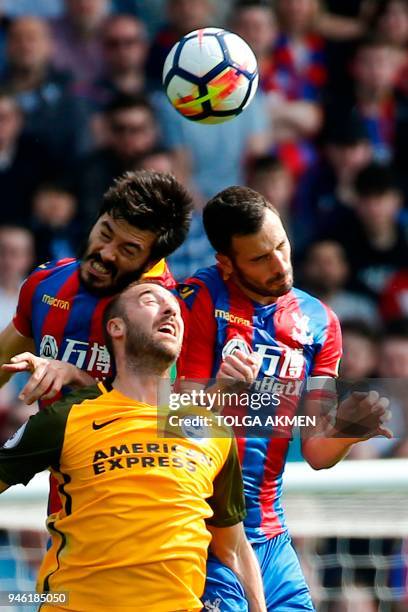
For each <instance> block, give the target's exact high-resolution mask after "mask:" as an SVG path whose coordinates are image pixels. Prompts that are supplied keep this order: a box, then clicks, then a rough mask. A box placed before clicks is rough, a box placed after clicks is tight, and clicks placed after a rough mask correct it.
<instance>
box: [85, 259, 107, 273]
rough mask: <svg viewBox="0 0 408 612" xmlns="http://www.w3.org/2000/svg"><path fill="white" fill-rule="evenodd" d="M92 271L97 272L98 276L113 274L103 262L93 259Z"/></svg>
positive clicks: (91, 263) (91, 262)
mask: <svg viewBox="0 0 408 612" xmlns="http://www.w3.org/2000/svg"><path fill="white" fill-rule="evenodd" d="M90 266H91V269H92V272H96V274H97V276H111V274H112V271H111V270H109V269H108V268H106V267H105V266H104V265H103V263H101V262H100V261H96V260H95V259H92V260H91V261H90Z"/></svg>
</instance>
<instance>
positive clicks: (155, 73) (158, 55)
mask: <svg viewBox="0 0 408 612" xmlns="http://www.w3.org/2000/svg"><path fill="white" fill-rule="evenodd" d="M166 9H167V23H166V24H165V25H164V26H163V27H162V28H161V29H160V30H159V32H158V33H157V35H156V37H155V39H154V40H153V44H152V46H151V49H150V55H149V60H148V65H147V74H148V75H149V79H151V81H152V84H153V86H154V87H155V88H160V87H161V81H162V72H163V65H164V61H165V59H166V57H167V54H168V53H169V51H170V49H171V48H172V47H173V45H175V44H176V42H177V41H178V40H179V39H180V38H181V37H182V36H184V35H185V34H188V33H189V32H192V31H193V30H198V29H199V28H205V27H206V26H209V25H211V26H215V25H216V24H215V23H211V22H212V17H213V14H214V4H213V0H167V4H166Z"/></svg>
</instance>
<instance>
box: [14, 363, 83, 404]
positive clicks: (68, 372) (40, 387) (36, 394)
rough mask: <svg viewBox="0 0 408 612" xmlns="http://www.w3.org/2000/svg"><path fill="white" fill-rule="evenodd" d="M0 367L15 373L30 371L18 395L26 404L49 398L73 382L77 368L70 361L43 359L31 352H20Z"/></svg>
mask: <svg viewBox="0 0 408 612" xmlns="http://www.w3.org/2000/svg"><path fill="white" fill-rule="evenodd" d="M2 369H3V370H5V371H6V372H10V373H12V374H15V373H16V372H31V373H32V374H31V376H30V379H29V381H28V382H27V384H26V385H25V387H24V388H23V390H22V391H21V393H20V395H19V399H20V400H22V401H23V402H25V403H26V404H33V403H34V402H36V401H37V400H39V399H41V400H51V399H53V398H54V397H55V396H56V395H57V394H58V393H59V392H60V391H61V389H62V387H63V386H64V385H69V384H71V383H73V382H74V381H75V380H76V378H77V368H76V367H75V366H73V365H72V364H70V363H66V362H64V361H58V360H56V359H44V357H38V356H37V355H33V353H21V354H20V355H16V356H15V357H12V358H11V359H10V363H5V364H4V365H3V366H2Z"/></svg>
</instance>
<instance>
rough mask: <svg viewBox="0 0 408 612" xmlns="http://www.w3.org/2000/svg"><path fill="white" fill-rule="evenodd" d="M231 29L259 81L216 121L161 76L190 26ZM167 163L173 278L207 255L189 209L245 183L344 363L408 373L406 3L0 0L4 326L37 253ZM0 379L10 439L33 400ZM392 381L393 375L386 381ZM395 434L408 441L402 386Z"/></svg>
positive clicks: (61, 249) (72, 238)
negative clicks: (264, 206) (178, 217)
mask: <svg viewBox="0 0 408 612" xmlns="http://www.w3.org/2000/svg"><path fill="white" fill-rule="evenodd" d="M205 26H220V27H226V28H227V29H229V30H232V31H234V32H236V33H238V34H239V35H240V36H242V37H243V38H244V39H245V40H246V41H247V42H248V43H249V44H250V45H251V47H252V48H253V50H254V52H255V54H256V56H257V59H258V64H259V71H260V85H259V91H258V93H257V95H256V97H255V99H254V101H253V103H252V104H251V105H250V107H249V108H248V109H247V110H246V111H245V112H244V113H243V114H242V115H240V116H239V117H238V118H236V119H234V120H233V121H230V122H228V123H224V124H222V125H217V126H208V125H207V126H203V125H199V124H196V123H193V122H189V121H187V120H186V119H184V118H182V117H181V116H180V115H178V114H177V113H176V111H175V110H174V109H173V108H172V107H171V105H170V103H169V102H168V100H167V98H166V96H165V93H164V92H163V89H162V86H161V70H162V66H163V62H164V59H165V57H166V55H167V53H168V51H169V50H170V49H171V47H172V46H173V44H174V43H175V42H176V41H177V40H178V39H179V38H180V37H181V36H182V35H184V34H186V33H187V32H190V31H192V30H195V29H197V28H201V27H205ZM140 168H145V169H154V170H158V171H165V172H172V173H174V174H175V175H176V176H177V177H178V178H179V179H180V180H181V181H182V182H183V183H184V184H185V185H186V186H187V187H188V188H189V189H190V190H191V192H192V193H193V194H194V201H195V210H194V215H193V221H192V226H191V231H190V234H189V237H188V239H187V241H186V242H185V244H184V245H183V246H182V247H181V248H180V249H179V250H178V251H177V252H176V253H175V254H174V255H173V256H172V257H170V259H169V265H170V267H171V270H172V272H173V274H174V275H175V277H176V278H177V279H180V280H181V279H184V278H186V277H187V276H189V275H190V274H192V273H193V272H194V271H195V270H196V269H197V268H200V267H203V266H207V265H211V264H213V263H214V253H213V251H212V250H211V247H210V245H209V243H208V241H207V239H206V237H205V234H204V231H203V227H202V223H201V209H202V207H203V205H204V204H205V202H206V201H207V200H208V199H209V198H210V197H212V196H213V195H215V193H217V192H218V191H219V190H221V189H223V188H225V187H227V186H229V185H233V184H246V185H248V186H250V187H253V188H254V189H256V190H257V191H259V192H261V193H262V194H263V195H265V196H266V197H267V198H268V199H269V200H270V201H271V202H272V203H273V204H274V205H275V207H276V208H277V209H278V210H279V213H280V214H281V216H282V218H283V220H284V222H285V226H286V228H287V231H288V234H289V236H290V238H291V241H292V246H293V259H294V265H295V279H296V284H297V285H298V286H300V287H301V288H304V289H305V290H307V291H309V292H310V293H312V294H313V295H316V296H317V297H319V298H320V299H322V300H323V301H324V302H326V303H327V304H328V305H329V306H331V307H332V308H333V309H334V311H335V312H336V313H337V315H338V316H339V318H340V320H341V322H342V326H343V335H344V359H343V362H342V372H341V373H342V374H343V376H344V377H345V378H347V379H349V380H358V379H361V378H367V377H368V378H374V377H379V378H381V379H393V378H399V379H402V380H403V379H406V380H408V210H407V208H406V205H407V202H408V0H349V1H347V2H346V1H344V0H326V2H320V1H319V0H274V1H273V0H271V1H270V2H256V1H241V2H239V1H236V2H235V1H234V0H228V1H227V0H223V1H222V2H215V0H112V1H111V2H110V1H109V0H19V2H15V1H14V0H4V1H3V2H2V3H0V327H1V328H3V327H4V326H5V325H6V324H7V323H8V322H9V321H10V320H11V318H12V315H13V312H14V309H15V305H16V302H17V297H18V292H19V287H20V285H21V283H22V280H23V279H24V277H25V276H26V275H27V274H28V273H29V272H30V271H31V270H32V269H33V267H34V266H35V265H37V264H41V263H43V262H44V261H46V260H50V259H60V258H63V257H72V256H76V255H77V254H78V252H79V251H80V248H81V244H82V241H83V240H84V238H85V237H86V234H87V231H88V228H89V226H90V225H91V224H92V222H93V220H94V219H95V217H96V215H97V213H98V208H99V205H100V203H101V198H102V195H103V193H104V191H105V190H106V189H107V188H108V187H109V186H110V185H111V183H112V181H113V180H114V179H115V177H117V176H119V175H120V174H122V173H123V172H124V171H126V170H135V169H140ZM21 384H22V383H21V381H20V382H19V381H18V380H17V382H15V383H14V384H9V385H8V386H6V388H5V389H4V390H2V392H1V394H0V432H1V436H0V437H1V438H2V439H3V440H4V439H5V438H6V437H7V435H8V434H9V433H11V431H13V430H14V429H15V426H16V424H17V422H18V421H21V419H22V418H23V416H25V415H26V414H27V411H30V410H35V408H28V407H26V406H23V405H21V406H20V407H19V408H18V410H16V408H15V404H16V399H15V398H16V393H18V388H19V385H20V386H21ZM394 389H395V387H394ZM395 395H396V397H395V398H394V400H393V412H394V417H393V418H394V421H393V427H394V430H395V433H396V435H397V436H399V435H400V436H401V439H396V440H394V441H392V442H386V441H385V442H384V441H382V440H379V439H375V440H373V441H370V442H369V443H366V444H364V445H360V447H359V449H358V450H356V451H354V457H355V458H358V457H364V458H371V457H389V456H398V457H403V456H404V457H406V456H408V445H407V443H406V442H405V441H404V439H403V432H405V430H406V420H407V419H406V414H407V412H408V411H407V404H406V401H407V397H408V394H407V393H406V392H405V391H404V388H403V386H402V388H401V389H400V391H399V392H398V393H397V392H396V393H395Z"/></svg>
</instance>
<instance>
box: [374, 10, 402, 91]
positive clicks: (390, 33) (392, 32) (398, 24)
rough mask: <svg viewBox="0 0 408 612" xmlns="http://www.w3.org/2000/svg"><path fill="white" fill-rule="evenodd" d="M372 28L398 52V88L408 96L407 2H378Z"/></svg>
mask: <svg viewBox="0 0 408 612" xmlns="http://www.w3.org/2000/svg"><path fill="white" fill-rule="evenodd" d="M372 27H373V28H374V29H375V30H376V31H377V32H378V34H379V35H380V36H381V37H382V38H384V40H386V41H387V42H388V43H390V44H391V45H393V46H394V47H395V48H396V49H397V50H398V51H399V60H400V69H399V75H398V87H399V88H401V90H402V91H403V92H404V93H405V95H408V2H407V1H406V0H381V1H380V2H378V4H377V7H376V11H375V13H374V15H373V23H372Z"/></svg>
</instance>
